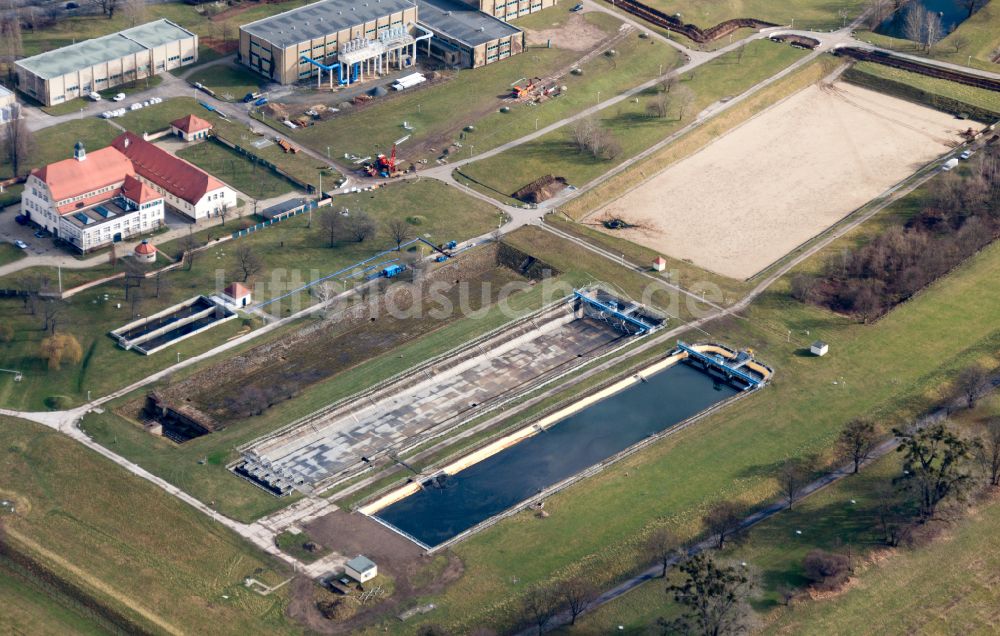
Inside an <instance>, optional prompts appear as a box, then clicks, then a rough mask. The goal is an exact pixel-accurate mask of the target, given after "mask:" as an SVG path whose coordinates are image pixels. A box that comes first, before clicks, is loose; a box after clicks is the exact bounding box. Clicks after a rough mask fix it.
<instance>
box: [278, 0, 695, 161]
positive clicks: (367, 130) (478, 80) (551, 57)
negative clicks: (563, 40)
mask: <svg viewBox="0 0 1000 636" xmlns="http://www.w3.org/2000/svg"><path fill="white" fill-rule="evenodd" d="M571 15H575V14H570V13H568V12H567V11H566V9H565V8H561V7H553V8H551V9H547V10H545V11H541V12H539V13H537V14H534V15H532V16H529V17H527V18H525V19H522V20H518V22H517V24H518V26H519V27H522V28H525V27H527V28H533V27H534V28H557V27H559V26H560V25H562V24H563V23H564V22H565V20H567V19H568V18H569V16H571ZM583 17H584V19H586V20H587V22H589V23H590V24H592V25H594V26H596V27H598V28H600V29H601V30H602V31H603V32H604V33H605V34H606V35H607V36H608V37H610V36H611V35H613V34H614V33H615V32H616V31H617V29H618V27H619V25H620V24H621V22H620V21H619V20H618V19H617V18H615V17H613V16H610V15H607V14H603V13H588V14H585V15H584V16H583ZM614 48H615V50H616V51H617V55H616V56H614V57H606V56H603V55H602V56H598V57H597V58H595V59H593V60H591V61H590V62H588V63H586V64H584V65H583V66H582V67H581V68H582V69H583V71H584V72H583V75H579V76H577V75H566V76H564V77H563V78H562V79H561V80H560V83H561V84H562V85H565V86H566V87H567V91H566V93H565V94H564V95H561V96H560V97H558V98H555V99H551V100H549V101H547V102H545V103H544V104H542V105H536V106H530V105H528V104H524V103H516V102H510V101H503V99H504V98H506V97H507V95H508V94H509V92H510V87H511V85H512V84H514V83H516V82H518V81H520V80H522V79H523V78H525V77H535V76H541V77H544V76H546V75H549V74H551V73H553V72H555V71H557V70H560V69H563V70H568V65H570V64H571V63H572V62H573V61H574V60H577V59H579V58H580V57H581V56H582V55H583V54H584V53H582V52H578V51H570V50H567V49H559V48H530V49H528V50H526V51H525V52H524V53H522V54H521V55H517V56H514V57H511V58H509V59H507V60H504V63H503V64H491V65H488V66H484V67H482V68H478V69H474V70H462V71H459V72H458V73H457V75H455V76H454V77H452V79H450V80H449V81H447V82H446V83H444V84H443V85H439V86H434V87H429V88H426V89H421V90H416V91H413V92H410V93H405V94H402V95H392V96H391V98H390V99H384V100H383V101H382V102H381V103H379V104H375V105H373V106H371V107H368V108H364V109H363V110H360V111H358V112H348V113H344V114H341V115H340V116H338V117H335V118H334V119H331V120H329V121H328V122H324V123H321V124H316V125H315V126H311V127H309V128H308V129H302V130H295V131H292V132H291V133H289V134H290V135H291V136H293V137H296V138H298V139H300V140H301V141H302V143H304V144H307V145H311V146H312V147H313V148H315V149H317V150H319V151H320V152H326V148H327V146H329V147H330V153H331V155H332V156H343V154H344V153H348V152H350V153H354V154H357V155H360V156H365V155H369V154H372V152H373V151H374V150H375V147H376V146H377V147H378V148H380V149H382V150H384V149H386V148H388V147H390V146H391V145H392V142H393V141H394V140H396V139H398V138H399V137H401V136H402V135H404V134H406V133H407V131H405V130H404V129H403V128H402V123H403V121H406V122H408V124H409V125H410V126H413V128H414V130H413V131H412V132H411V133H410V134H411V135H412V136H411V138H410V140H408V141H407V142H406V143H405V144H403V145H402V146H401V147H400V153H401V155H402V158H403V159H405V160H406V161H412V160H416V159H419V158H421V157H423V158H428V159H433V158H436V157H437V156H438V155H440V154H441V152H442V151H443V150H444V149H445V148H446V147H448V145H449V144H451V143H452V142H453V141H460V143H462V144H463V145H464V146H465V147H469V146H475V149H476V150H477V151H480V152H481V151H483V150H487V149H489V148H493V147H495V146H497V145H500V144H502V143H505V142H507V141H510V140H511V139H516V138H517V137H519V136H522V135H525V134H528V133H530V132H532V131H534V130H535V129H536V126H537V127H541V126H545V125H548V124H550V123H552V122H554V121H558V120H559V119H561V118H563V117H566V116H567V115H570V114H573V113H576V112H579V111H580V110H582V109H583V108H586V107H588V106H591V105H592V104H593V103H594V100H595V99H596V96H597V93H598V92H601V93H602V94H603V95H605V96H610V95H613V94H616V93H619V92H621V91H623V90H626V89H627V88H630V87H632V86H635V85H636V84H640V83H642V82H644V81H647V80H649V79H652V78H653V77H654V76H655V75H656V74H657V73H658V72H660V71H661V69H662V72H666V71H667V70H669V69H670V68H671V67H673V66H674V65H676V63H677V60H678V54H677V52H676V51H675V50H674V49H671V48H669V47H667V46H665V45H663V44H662V43H660V42H654V41H652V40H649V39H640V38H639V37H638V33H636V32H633V33H631V34H630V35H629V36H628V37H627V38H626V39H625V40H623V41H621V42H619V43H618V44H616V45H615V47H614ZM503 105H506V106H510V112H507V113H501V112H499V108H500V107H501V106H503ZM470 124H474V125H475V130H474V131H473V132H468V131H466V132H463V128H465V127H466V126H468V125H470ZM282 132H288V131H286V130H284V129H282ZM414 148H417V150H413V149H414ZM431 148H433V149H434V151H431ZM462 152H468V151H465V150H463V151H462ZM462 152H460V153H459V155H458V156H459V157H460V158H461V157H463V154H462ZM414 153H415V154H414Z"/></svg>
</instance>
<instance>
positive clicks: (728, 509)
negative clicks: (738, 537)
mask: <svg viewBox="0 0 1000 636" xmlns="http://www.w3.org/2000/svg"><path fill="white" fill-rule="evenodd" d="M744 516H746V509H745V508H744V506H743V505H742V504H740V503H737V502H735V501H720V502H718V503H716V504H715V505H713V506H712V507H711V508H709V510H708V512H707V513H705V516H704V517H702V521H703V522H704V523H705V527H706V528H707V529H708V532H709V534H710V535H711V536H714V537H716V539H717V540H718V547H719V549H720V550H721V549H722V548H723V547H725V545H726V539H728V538H729V537H730V536H732V535H734V534H736V533H737V532H739V530H740V526H741V525H742V524H743V517H744Z"/></svg>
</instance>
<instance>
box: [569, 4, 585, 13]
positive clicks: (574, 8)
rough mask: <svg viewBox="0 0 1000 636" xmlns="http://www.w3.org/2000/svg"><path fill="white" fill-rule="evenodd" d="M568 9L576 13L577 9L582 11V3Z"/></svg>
mask: <svg viewBox="0 0 1000 636" xmlns="http://www.w3.org/2000/svg"><path fill="white" fill-rule="evenodd" d="M570 11H572V12H573V13H576V12H577V11H583V5H582V4H578V5H575V6H574V7H573V8H572V9H570Z"/></svg>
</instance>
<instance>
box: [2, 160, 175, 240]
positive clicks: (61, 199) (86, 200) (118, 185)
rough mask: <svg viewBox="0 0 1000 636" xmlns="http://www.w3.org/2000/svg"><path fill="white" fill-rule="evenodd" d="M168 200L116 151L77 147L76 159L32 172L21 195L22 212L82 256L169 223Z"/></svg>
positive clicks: (52, 164)
mask: <svg viewBox="0 0 1000 636" xmlns="http://www.w3.org/2000/svg"><path fill="white" fill-rule="evenodd" d="M163 203H164V198H163V196H161V195H160V194H159V193H157V192H156V191H155V190H153V189H152V188H150V187H149V186H147V185H146V184H145V183H143V182H142V180H140V179H139V178H138V176H137V175H136V172H135V169H134V168H133V166H132V162H131V161H129V159H128V157H125V156H124V155H123V154H122V153H120V152H118V151H117V150H116V149H114V148H110V147H109V148H102V149H100V150H97V151H95V152H92V153H90V154H87V151H86V149H84V147H83V144H82V143H80V142H77V144H76V146H74V148H73V157H72V158H70V159H63V160H62V161H57V162H55V163H51V164H49V165H47V166H45V167H43V168H39V169H37V170H34V171H32V173H31V174H30V175H29V176H28V179H27V181H26V182H25V184H24V192H23V193H22V194H21V212H22V214H25V215H26V216H28V218H30V219H31V220H33V221H35V222H36V223H38V224H39V225H41V226H42V227H44V228H45V229H46V230H48V231H49V232H52V234H54V235H55V236H58V237H60V238H62V239H65V240H66V241H67V242H69V243H70V244H72V245H73V246H75V247H76V248H77V249H79V250H80V251H81V252H88V251H90V250H93V249H96V248H99V247H102V246H104V245H107V244H108V243H112V242H117V241H120V240H123V239H126V238H128V237H131V236H135V235H138V234H144V233H148V232H152V231H153V230H155V229H156V228H158V227H159V226H160V225H162V224H163V213H164V208H163Z"/></svg>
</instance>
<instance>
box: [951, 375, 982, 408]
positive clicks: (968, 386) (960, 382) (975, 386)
mask: <svg viewBox="0 0 1000 636" xmlns="http://www.w3.org/2000/svg"><path fill="white" fill-rule="evenodd" d="M955 388H956V390H957V391H958V392H959V395H960V396H961V397H962V398H963V399H964V400H965V405H966V406H967V407H968V408H970V409H974V408H976V404H978V403H979V398H981V397H983V395H985V394H986V392H987V391H988V390H989V389H990V377H989V375H988V374H987V373H986V372H985V371H983V370H982V368H980V367H979V366H971V367H968V368H966V369H964V370H963V371H962V372H961V373H959V374H958V378H957V379H956V380H955Z"/></svg>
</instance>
